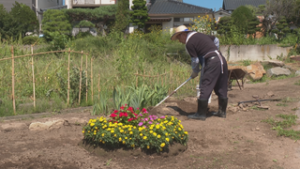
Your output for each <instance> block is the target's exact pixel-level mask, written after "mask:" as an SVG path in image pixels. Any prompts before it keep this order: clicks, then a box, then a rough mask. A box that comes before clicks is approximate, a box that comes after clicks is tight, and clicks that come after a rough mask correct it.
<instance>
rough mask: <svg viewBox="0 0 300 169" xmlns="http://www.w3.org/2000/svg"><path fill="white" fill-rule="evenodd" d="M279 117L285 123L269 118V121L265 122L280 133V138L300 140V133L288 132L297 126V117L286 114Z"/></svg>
mask: <svg viewBox="0 0 300 169" xmlns="http://www.w3.org/2000/svg"><path fill="white" fill-rule="evenodd" d="M277 117H280V118H282V119H284V120H283V121H277V120H274V119H273V118H269V119H267V120H263V122H266V123H268V124H271V125H272V126H273V128H272V129H273V130H276V131H277V132H278V135H279V136H285V137H291V138H292V139H295V140H299V139H300V131H294V130H286V129H287V128H289V127H291V126H292V125H296V120H297V118H298V117H297V116H296V115H286V114H279V115H277Z"/></svg>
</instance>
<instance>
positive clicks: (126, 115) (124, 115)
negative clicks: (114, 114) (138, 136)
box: [119, 112, 128, 117]
mask: <svg viewBox="0 0 300 169" xmlns="http://www.w3.org/2000/svg"><path fill="white" fill-rule="evenodd" d="M119 117H128V114H127V113H125V112H121V113H120V114H119Z"/></svg>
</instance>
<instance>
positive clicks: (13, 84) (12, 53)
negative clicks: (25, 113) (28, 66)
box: [11, 46, 16, 115]
mask: <svg viewBox="0 0 300 169" xmlns="http://www.w3.org/2000/svg"><path fill="white" fill-rule="evenodd" d="M11 64H12V68H11V75H12V78H11V79H12V80H11V82H12V83H11V86H12V94H11V97H12V100H13V109H14V115H16V100H15V59H14V46H11Z"/></svg>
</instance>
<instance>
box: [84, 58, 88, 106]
mask: <svg viewBox="0 0 300 169" xmlns="http://www.w3.org/2000/svg"><path fill="white" fill-rule="evenodd" d="M87 67H88V59H87V55H85V75H86V76H85V77H86V80H85V86H86V90H85V102H86V103H87V101H88V71H87Z"/></svg>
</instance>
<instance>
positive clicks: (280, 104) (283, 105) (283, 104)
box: [276, 103, 288, 107]
mask: <svg viewBox="0 0 300 169" xmlns="http://www.w3.org/2000/svg"><path fill="white" fill-rule="evenodd" d="M276 106H282V107H287V106H288V105H287V104H286V103H278V104H276Z"/></svg>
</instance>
